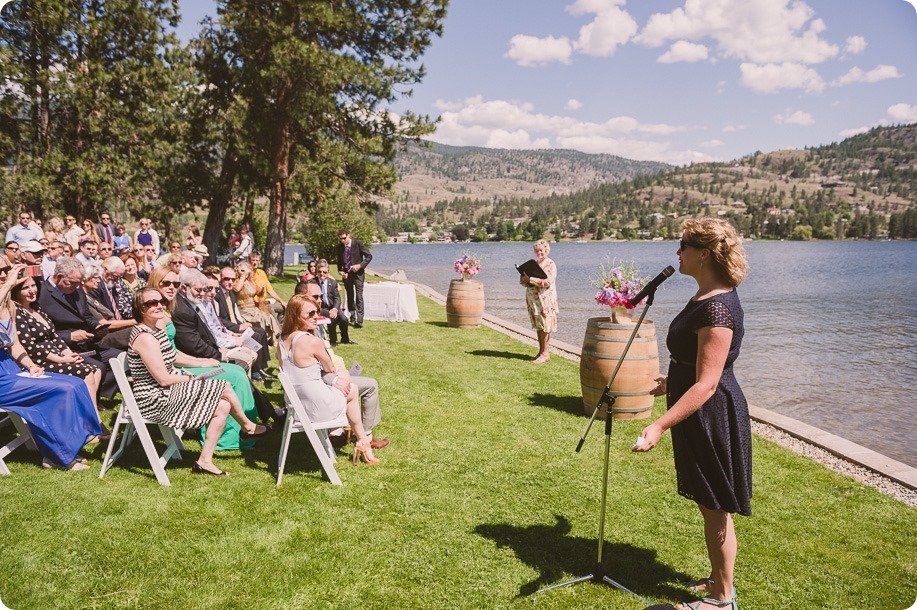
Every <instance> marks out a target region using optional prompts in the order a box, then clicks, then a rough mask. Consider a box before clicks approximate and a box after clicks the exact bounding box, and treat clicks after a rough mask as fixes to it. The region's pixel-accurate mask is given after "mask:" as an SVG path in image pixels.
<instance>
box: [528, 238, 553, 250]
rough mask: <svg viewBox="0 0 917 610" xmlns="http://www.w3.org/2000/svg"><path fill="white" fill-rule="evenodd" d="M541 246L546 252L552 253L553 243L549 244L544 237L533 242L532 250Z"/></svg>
mask: <svg viewBox="0 0 917 610" xmlns="http://www.w3.org/2000/svg"><path fill="white" fill-rule="evenodd" d="M539 248H541V249H542V250H544V253H545V254H550V253H551V244H549V243H548V242H547V241H545V240H543V239H539V240H538V241H536V242H535V243H534V244H532V250H537V249H539Z"/></svg>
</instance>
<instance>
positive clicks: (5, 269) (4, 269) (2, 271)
mask: <svg viewBox="0 0 917 610" xmlns="http://www.w3.org/2000/svg"><path fill="white" fill-rule="evenodd" d="M10 269H12V267H0V273H9V271H10Z"/></svg>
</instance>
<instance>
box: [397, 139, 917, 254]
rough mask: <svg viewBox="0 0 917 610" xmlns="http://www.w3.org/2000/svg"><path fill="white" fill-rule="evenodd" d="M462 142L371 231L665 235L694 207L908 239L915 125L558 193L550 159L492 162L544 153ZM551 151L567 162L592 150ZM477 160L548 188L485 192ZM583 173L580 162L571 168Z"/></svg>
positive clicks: (740, 220) (775, 224) (777, 229)
mask: <svg viewBox="0 0 917 610" xmlns="http://www.w3.org/2000/svg"><path fill="white" fill-rule="evenodd" d="M455 150H463V149H455ZM474 151H475V152H474V155H473V156H470V157H465V161H464V164H465V165H462V164H461V163H459V162H458V159H459V158H460V157H458V156H456V157H454V158H452V159H450V158H449V155H440V156H439V157H436V158H437V159H439V160H440V161H439V162H440V163H441V167H442V169H440V170H437V171H436V172H435V173H431V174H430V180H431V181H432V180H434V179H435V180H439V181H440V183H445V181H447V180H449V181H452V185H453V186H452V188H453V191H452V192H451V193H450V195H451V196H450V197H448V198H446V197H440V198H439V199H437V201H436V203H435V204H434V205H433V207H432V208H419V207H415V206H412V205H400V206H399V205H395V206H392V207H390V208H388V209H385V210H383V211H382V212H381V213H380V216H379V221H380V226H381V227H382V228H383V230H384V231H385V232H386V233H388V234H389V235H391V234H393V233H397V232H398V231H399V230H401V231H405V230H412V229H413V227H421V228H422V227H429V228H431V229H432V228H436V227H438V228H439V233H440V234H441V233H442V232H449V231H451V230H452V228H453V227H454V226H455V225H457V224H459V225H460V226H461V229H460V230H459V232H458V235H459V237H462V236H464V235H465V234H466V233H467V235H469V236H472V237H474V238H476V239H530V238H532V237H534V236H537V235H539V232H540V231H541V232H544V233H545V234H547V235H548V236H550V237H554V238H563V237H569V238H575V239H584V238H585V239H603V238H606V237H625V238H636V237H642V238H656V237H662V238H666V237H671V236H672V235H674V234H676V233H677V232H678V227H679V226H680V223H681V218H683V217H685V216H697V215H701V214H704V215H717V216H725V217H727V218H729V219H731V221H732V222H733V223H734V224H735V225H736V226H737V227H738V228H739V229H740V230H741V231H742V232H743V233H744V234H746V235H748V236H754V237H771V238H781V239H782V238H796V239H809V238H812V237H816V238H822V239H843V238H847V237H854V238H858V237H879V236H883V235H886V234H888V235H889V236H891V237H917V205H915V204H917V124H915V125H905V126H895V127H879V128H875V129H872V130H870V131H869V132H867V133H864V134H860V135H857V136H854V137H851V138H848V139H846V140H844V141H842V142H840V143H833V144H829V145H825V146H818V147H814V148H806V149H803V150H781V151H774V152H771V153H766V154H765V153H760V152H758V153H755V154H753V155H749V156H747V157H743V158H742V159H738V160H735V161H731V162H727V163H702V164H692V165H690V166H687V167H678V168H671V167H670V168H668V169H665V170H663V171H659V172H657V173H654V174H639V175H637V176H635V177H633V178H631V179H629V180H626V181H623V182H621V181H608V182H605V183H600V184H592V185H589V186H587V187H585V188H581V189H579V190H572V191H566V192H564V191H561V190H560V189H558V188H556V187H555V186H554V185H555V184H558V183H563V182H564V178H565V177H564V176H563V175H562V170H561V167H564V164H563V163H562V162H560V161H557V160H556V159H555V163H556V165H555V169H556V170H557V172H556V173H551V172H549V171H547V170H546V169H544V168H539V169H532V170H531V171H530V172H529V173H528V174H526V173H524V172H523V168H520V167H518V166H517V165H514V164H510V163H509V161H503V162H502V163H503V164H502V165H501V164H500V163H501V156H502V155H504V154H512V157H513V159H514V160H516V161H517V162H520V163H521V162H523V161H524V160H525V159H527V158H532V159H535V158H539V155H541V154H543V153H547V152H552V151H484V152H482V149H474ZM553 152H555V153H558V154H559V155H560V159H564V160H565V161H566V162H567V163H569V164H570V166H574V165H575V163H576V161H577V160H581V158H587V159H588V158H590V157H595V156H596V155H583V154H582V153H574V152H572V151H553ZM530 156H531V157H530ZM611 159H616V158H611ZM472 160H474V161H475V163H476V164H475V165H472ZM621 161H623V160H621ZM583 162H584V163H585V161H583ZM404 163H406V164H407V163H409V162H408V161H404ZM628 163H635V162H628ZM399 167H401V166H400V165H399ZM406 167H407V168H408V169H411V168H413V171H415V173H414V174H411V175H413V176H418V175H420V174H419V169H418V168H419V167H420V166H418V165H406ZM427 167H432V164H431V165H428V166H427ZM463 167H469V168H474V171H472V169H468V170H467V176H469V178H467V179H465V180H462V179H461V176H462V173H461V172H462V168H463ZM478 167H486V168H489V170H488V171H490V172H493V171H494V170H495V169H497V170H498V171H502V172H505V173H506V174H507V175H513V176H516V175H519V176H524V177H526V178H529V179H535V178H539V179H542V180H543V181H544V182H547V181H548V180H549V179H550V180H551V181H552V183H551V185H550V186H545V187H544V188H550V189H551V194H546V195H537V194H534V193H527V192H525V191H524V190H520V191H517V192H512V193H509V194H506V193H500V192H497V191H493V190H490V191H489V190H487V188H486V186H487V183H485V182H484V180H485V179H484V178H482V177H481V176H483V175H484V173H485V172H483V171H481V172H478V170H477V168H478ZM533 167H534V164H533ZM588 167H591V168H592V171H593V172H594V173H593V174H591V175H590V176H589V178H590V180H596V181H598V180H600V179H599V178H598V174H599V171H598V169H596V165H588ZM632 169H633V171H639V170H638V168H636V167H634V168H632ZM639 169H649V167H648V166H645V165H644V166H641V167H640V168H639ZM609 171H612V170H611V167H610V166H609ZM622 171H624V170H622ZM587 173H588V172H587V171H586V170H585V169H582V167H581V168H580V174H578V175H585V174H587ZM406 176H407V174H406ZM571 180H572V179H571ZM527 184H531V183H527ZM462 189H464V190H462ZM531 189H532V190H535V187H531ZM476 192H478V193H479V194H476Z"/></svg>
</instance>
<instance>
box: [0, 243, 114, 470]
mask: <svg viewBox="0 0 917 610" xmlns="http://www.w3.org/2000/svg"><path fill="white" fill-rule="evenodd" d="M24 269H25V265H15V266H13V265H11V264H10V261H9V259H8V258H6V257H5V256H3V255H0V345H3V346H4V347H3V348H0V396H2V397H3V408H4V409H6V410H7V411H10V412H12V413H15V414H16V415H18V416H19V417H21V418H22V419H23V421H25V422H26V423H27V424H28V426H29V430H30V431H31V433H32V437H33V438H34V439H35V444H36V445H37V446H38V452H39V453H40V454H41V456H42V466H45V467H47V468H52V467H54V468H63V469H68V470H86V469H88V468H89V466H88V465H87V464H86V460H85V459H83V458H80V457H79V455H78V452H79V450H80V449H81V448H82V447H83V445H85V444H86V441H87V440H89V439H90V438H92V437H94V436H98V435H99V434H101V432H102V427H101V423H100V422H99V418H98V415H97V414H96V411H95V406H94V405H93V402H92V397H91V396H90V395H89V389H88V388H87V387H86V384H85V383H84V382H83V380H82V379H80V378H79V377H71V376H69V375H59V374H57V373H52V372H48V373H46V372H45V371H44V369H43V368H42V367H40V366H38V364H37V363H35V362H34V361H33V360H32V359H31V358H30V357H29V355H28V353H26V351H25V349H24V348H23V346H22V344H21V343H20V342H19V337H18V334H17V329H16V323H15V315H14V313H13V310H12V302H11V300H10V294H11V293H12V290H13V288H14V287H15V286H16V285H17V284H18V283H20V282H23V281H24V280H22V279H19V277H18V276H19V274H20V272H22V271H23V270H24ZM20 366H22V367H24V368H25V370H26V371H27V372H28V375H26V376H22V372H23V369H22V368H20Z"/></svg>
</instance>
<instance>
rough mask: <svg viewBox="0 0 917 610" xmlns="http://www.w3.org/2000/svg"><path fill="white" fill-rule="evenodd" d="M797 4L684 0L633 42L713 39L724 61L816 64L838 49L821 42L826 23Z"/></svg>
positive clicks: (794, 0)
mask: <svg viewBox="0 0 917 610" xmlns="http://www.w3.org/2000/svg"><path fill="white" fill-rule="evenodd" d="M814 15H815V12H814V11H813V10H812V8H810V7H809V6H808V5H807V4H805V3H804V2H800V1H798V0H686V2H685V5H684V7H683V8H677V9H675V10H673V11H672V12H670V13H655V14H653V15H652V16H651V17H650V18H649V20H648V21H647V23H646V26H645V27H644V28H643V31H641V32H640V33H639V34H638V35H637V36H636V37H635V38H634V40H635V41H637V42H639V43H642V44H645V45H648V46H651V47H658V46H661V45H663V44H665V42H666V41H669V40H695V41H696V40H702V39H705V38H711V39H713V40H714V41H715V42H716V50H717V51H718V52H719V54H721V55H722V56H723V57H727V58H735V59H740V60H743V61H748V62H751V63H755V64H775V63H801V64H817V63H820V62H823V61H825V60H827V59H831V58H832V57H836V56H837V54H838V52H839V49H838V47H837V46H836V45H833V44H831V43H829V42H827V41H826V40H824V39H822V38H821V33H822V32H824V30H825V23H824V22H823V21H822V20H821V19H813V17H814Z"/></svg>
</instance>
